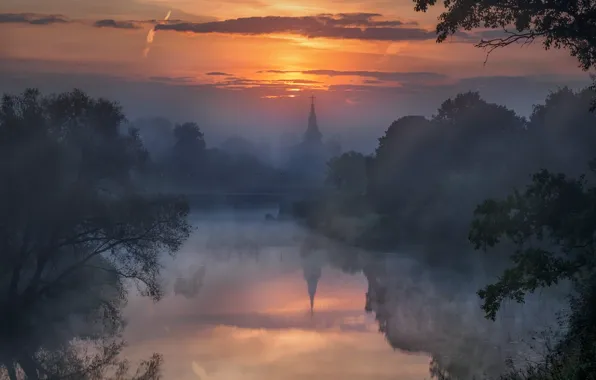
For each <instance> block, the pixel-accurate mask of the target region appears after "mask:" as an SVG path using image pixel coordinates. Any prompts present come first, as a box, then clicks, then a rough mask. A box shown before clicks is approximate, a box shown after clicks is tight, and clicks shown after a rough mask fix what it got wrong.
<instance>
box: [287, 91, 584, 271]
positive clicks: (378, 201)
mask: <svg viewBox="0 0 596 380" xmlns="http://www.w3.org/2000/svg"><path fill="white" fill-rule="evenodd" d="M591 96H592V92H591V91H589V90H583V91H579V92H573V91H571V90H569V89H567V88H563V89H560V90H558V91H555V92H553V93H551V94H549V95H548V97H547V98H546V101H545V102H544V104H540V105H536V106H535V108H534V112H533V113H532V114H531V115H530V117H529V118H527V119H526V118H523V117H520V116H519V115H517V114H516V113H515V112H514V111H513V110H510V109H508V108H506V107H504V106H500V105H497V104H492V103H488V102H486V101H485V100H484V99H482V98H481V97H480V95H479V94H478V93H476V92H468V93H463V94H459V95H457V96H456V97H454V98H452V99H448V100H446V101H445V102H443V104H441V106H440V108H439V109H438V111H437V113H436V115H434V116H432V117H431V118H425V117H422V116H406V117H402V118H400V119H398V120H397V121H395V122H394V123H392V124H391V126H389V128H388V129H387V131H386V132H385V134H384V135H383V136H382V137H381V138H379V144H378V146H377V149H376V151H375V153H374V154H373V155H370V156H365V155H363V154H361V153H358V152H347V153H344V154H343V155H341V156H340V157H337V158H335V159H332V160H331V161H330V162H329V164H328V166H329V168H328V176H327V180H328V182H329V183H330V184H332V185H333V186H334V188H335V191H333V192H332V193H330V194H328V197H326V198H325V199H320V200H319V201H318V202H316V203H310V204H308V205H306V204H302V205H300V204H299V205H297V207H296V213H297V215H298V216H301V217H304V218H307V219H308V220H309V223H311V224H312V225H313V226H315V227H316V228H319V229H321V230H324V231H326V232H327V233H329V234H332V235H334V236H335V237H337V238H340V239H343V240H346V241H348V242H351V243H353V244H355V245H359V246H364V247H367V248H374V249H381V250H393V249H396V248H397V247H400V246H401V247H403V246H408V245H424V246H426V247H429V248H430V246H433V245H435V244H436V245H437V246H440V247H441V248H440V251H441V252H438V251H436V250H435V252H434V253H433V255H440V256H443V257H444V258H446V259H448V260H451V259H453V257H451V256H450V255H449V253H447V252H445V251H447V250H449V249H450V248H451V247H453V246H454V245H466V246H467V244H468V243H467V234H468V229H469V226H470V222H471V220H472V216H473V211H474V209H475V208H476V206H477V205H478V204H479V203H480V202H482V201H483V200H484V199H486V198H490V197H500V196H505V195H507V194H509V193H510V192H511V191H512V190H513V189H514V188H516V187H520V186H524V185H526V184H528V183H529V182H530V181H531V175H532V174H533V173H534V172H536V171H538V170H539V169H542V168H544V169H550V170H553V171H554V172H564V173H568V174H571V175H580V174H581V173H584V172H585V171H586V170H587V168H588V161H589V160H590V159H591V158H592V155H593V146H594V144H595V143H596V129H595V128H594V123H595V121H596V116H595V115H594V114H592V113H591V112H589V106H590V99H591ZM354 224H356V225H357V226H355V225H354ZM347 226H350V228H348V227H347ZM446 243H449V244H450V245H447V246H446V245H445V244H446Z"/></svg>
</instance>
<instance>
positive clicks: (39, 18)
mask: <svg viewBox="0 0 596 380" xmlns="http://www.w3.org/2000/svg"><path fill="white" fill-rule="evenodd" d="M68 22H69V21H68V20H67V19H66V18H65V17H64V16H62V15H38V14H34V13H0V24H3V23H4V24H9V23H10V24H31V25H50V24H65V23H68Z"/></svg>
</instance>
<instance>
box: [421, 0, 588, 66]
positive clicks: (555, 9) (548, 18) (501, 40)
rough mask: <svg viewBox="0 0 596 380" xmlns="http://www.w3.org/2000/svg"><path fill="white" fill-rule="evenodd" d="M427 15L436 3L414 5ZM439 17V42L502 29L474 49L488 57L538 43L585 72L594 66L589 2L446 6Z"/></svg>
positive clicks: (481, 1)
mask: <svg viewBox="0 0 596 380" xmlns="http://www.w3.org/2000/svg"><path fill="white" fill-rule="evenodd" d="M414 3H415V4H416V6H415V9H416V11H418V12H426V11H427V10H428V8H429V7H431V6H434V5H435V4H436V3H437V0H414ZM443 4H444V6H445V8H446V11H445V12H443V13H441V15H440V16H439V24H438V25H437V35H438V36H437V42H443V41H445V39H447V37H449V36H450V35H453V34H455V33H456V32H458V31H459V30H460V29H464V30H472V29H474V28H481V27H485V28H491V29H502V30H503V36H502V37H496V38H490V39H486V40H485V39H482V40H481V41H480V42H479V43H478V44H477V46H478V47H483V48H488V49H489V52H490V51H492V50H494V49H496V48H499V47H504V46H508V45H510V44H512V43H515V42H519V41H522V42H525V43H529V42H532V41H534V40H535V39H542V40H543V45H544V48H545V49H550V48H551V47H554V48H557V49H559V48H566V49H569V51H570V53H571V55H572V56H573V57H575V58H577V60H578V62H579V64H580V67H581V68H582V69H584V70H588V69H590V68H591V67H593V66H594V65H595V63H596V40H595V39H594V35H595V34H596V5H595V3H594V2H591V1H577V0H569V1H564V2H561V1H558V0H545V1H533V0H524V1H513V0H459V1H453V0H445V1H444V2H443Z"/></svg>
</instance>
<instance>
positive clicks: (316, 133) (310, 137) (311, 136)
mask: <svg viewBox="0 0 596 380" xmlns="http://www.w3.org/2000/svg"><path fill="white" fill-rule="evenodd" d="M310 100H311V102H310V114H309V115H308V128H307V129H306V132H305V133H304V142H305V143H307V144H320V143H321V139H322V137H323V135H322V134H321V131H320V130H319V125H318V124H317V113H316V112H315V97H314V96H311V97H310Z"/></svg>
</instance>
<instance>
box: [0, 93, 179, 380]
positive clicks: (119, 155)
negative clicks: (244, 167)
mask: <svg viewBox="0 0 596 380" xmlns="http://www.w3.org/2000/svg"><path fill="white" fill-rule="evenodd" d="M124 123H125V118H124V116H123V114H122V113H121V110H120V108H119V106H118V105H117V104H115V103H112V102H109V101H107V100H102V99H92V98H90V97H88V96H87V95H85V94H84V93H82V92H80V91H76V90H75V91H73V92H69V93H64V94H59V95H53V96H45V97H44V96H41V95H40V94H39V92H38V91H36V90H27V91H25V92H24V93H23V94H21V95H17V96H8V95H6V96H4V97H3V99H2V102H1V103H0V158H1V159H0V209H1V210H2V213H1V214H0V290H1V291H0V364H3V365H5V366H6V368H13V365H15V364H18V366H19V367H20V368H21V369H22V370H23V371H24V372H25V374H26V375H27V377H28V378H31V379H35V378H38V377H39V378H47V376H49V375H48V374H47V373H46V372H47V371H50V370H51V368H50V367H48V366H47V365H46V364H47V363H46V362H44V361H43V360H42V359H43V358H44V357H45V358H48V357H50V356H52V355H54V354H56V355H58V353H60V352H67V351H68V347H69V346H70V343H71V341H72V340H73V339H75V338H79V339H91V340H100V339H103V338H105V337H106V335H107V336H112V335H117V334H118V333H119V331H120V329H121V327H122V320H121V316H120V310H121V307H122V305H123V302H124V301H125V299H126V298H125V296H126V289H127V288H128V287H127V286H125V285H126V283H127V282H129V281H130V282H132V283H136V284H137V285H138V286H139V289H140V290H142V291H143V292H144V293H145V294H147V295H149V296H151V297H153V298H154V299H159V297H160V296H161V294H162V290H161V287H160V279H159V273H160V256H161V255H162V254H168V253H169V254H175V253H176V251H177V250H178V249H179V247H180V245H181V244H182V243H183V242H184V241H185V239H186V238H187V237H188V235H189V233H190V226H189V225H188V223H187V221H186V216H187V213H188V205H187V204H186V202H184V201H183V200H182V199H178V198H176V197H167V196H148V195H146V194H145V193H144V192H143V191H141V190H142V189H139V188H138V186H137V185H136V183H135V182H134V180H133V176H132V175H131V174H133V173H134V172H135V171H138V169H139V163H140V162H142V161H143V159H145V158H146V151H145V150H144V147H143V145H142V143H141V141H140V138H139V136H138V133H137V132H136V131H135V130H130V131H128V133H127V132H125V131H122V130H123V129H124ZM73 318H74V319H77V318H78V319H79V320H80V321H81V324H80V327H77V328H75V327H73V326H76V325H77V324H72V323H71V320H72V319H73ZM83 321H85V323H82V322H83ZM81 326H83V327H81ZM69 355H70V354H69ZM69 355H66V356H64V355H62V356H60V355H59V356H60V357H62V358H66V357H69ZM70 356H72V355H70Z"/></svg>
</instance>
